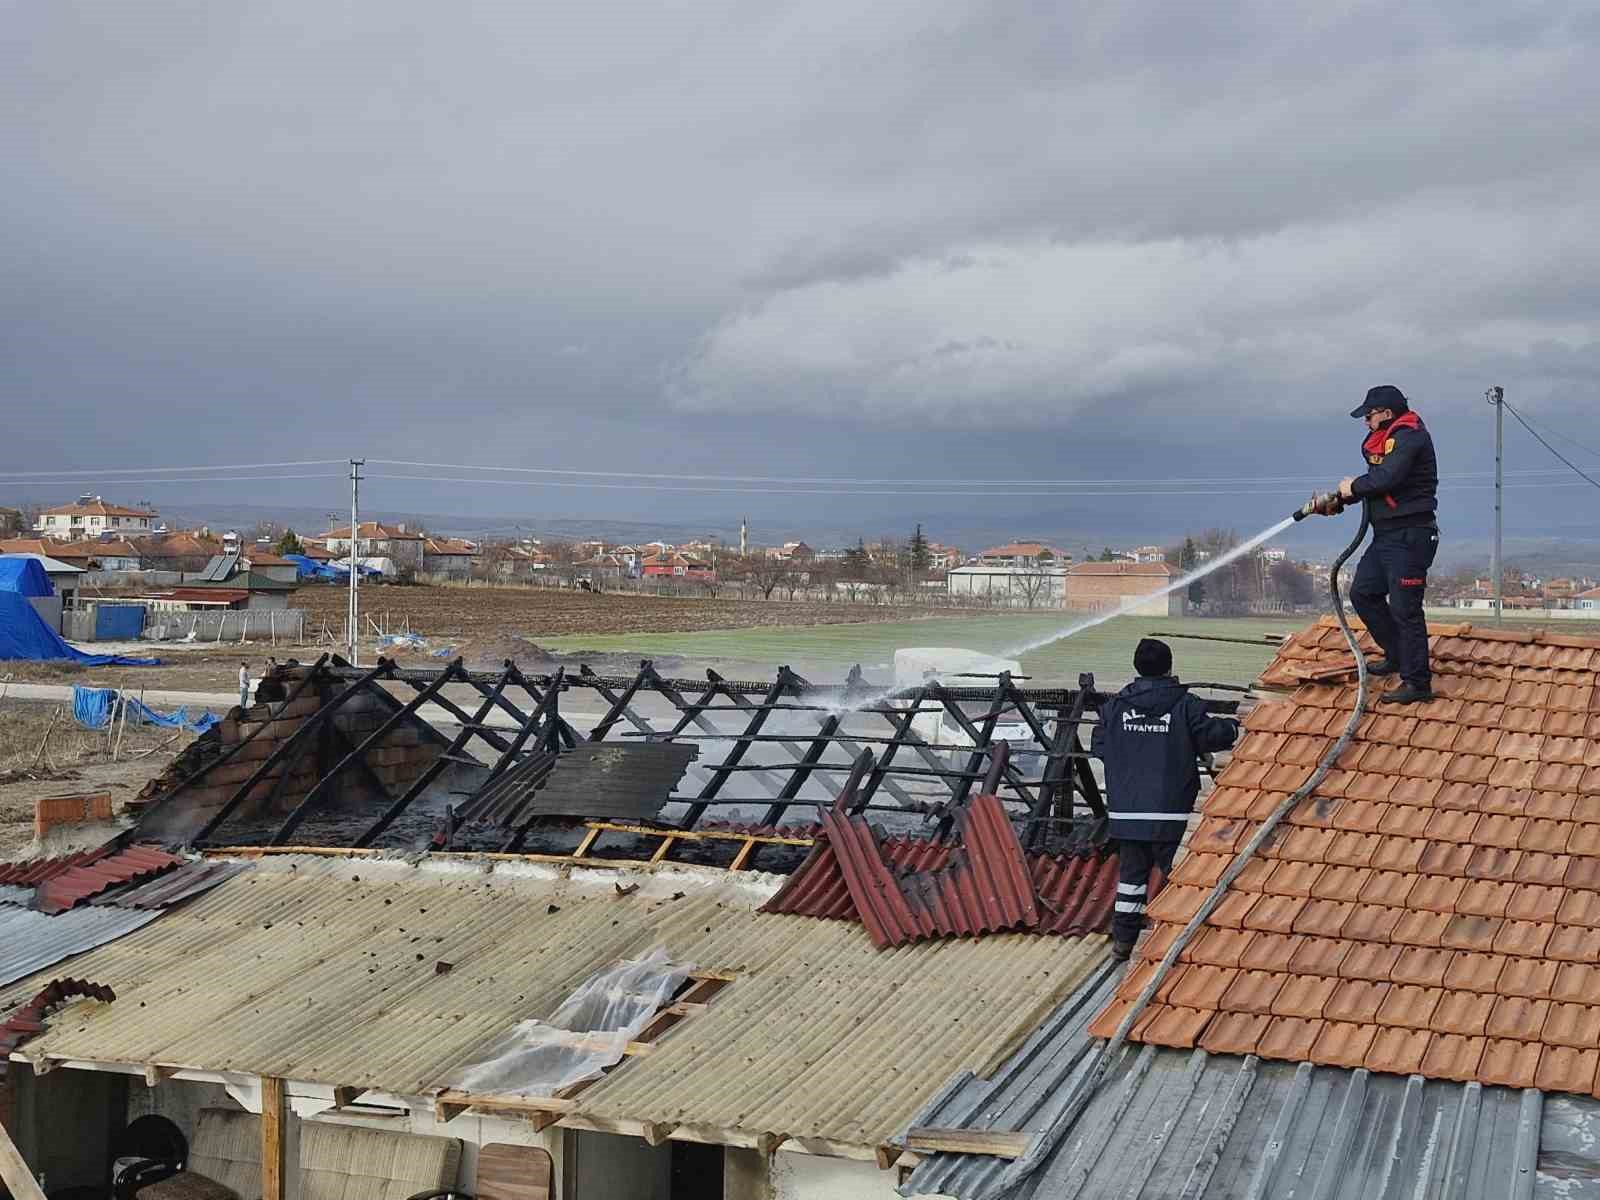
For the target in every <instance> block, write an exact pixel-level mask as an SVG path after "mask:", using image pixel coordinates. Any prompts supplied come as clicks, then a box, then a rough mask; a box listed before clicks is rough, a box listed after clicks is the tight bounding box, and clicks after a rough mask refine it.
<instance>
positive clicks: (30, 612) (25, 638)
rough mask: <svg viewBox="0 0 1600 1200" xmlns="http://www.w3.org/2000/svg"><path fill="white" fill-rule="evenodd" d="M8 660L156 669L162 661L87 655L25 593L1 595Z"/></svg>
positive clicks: (1, 631)
mask: <svg viewBox="0 0 1600 1200" xmlns="http://www.w3.org/2000/svg"><path fill="white" fill-rule="evenodd" d="M3 561H4V560H3V559H0V562H3ZM29 561H32V560H31V559H30V560H29ZM6 659H28V660H32V661H34V662H41V661H55V660H58V659H60V660H65V661H67V662H75V663H78V664H80V665H81V666H85V667H153V666H156V665H157V664H158V663H159V662H160V661H161V660H160V659H157V658H128V657H125V656H124V655H120V654H85V653H84V652H83V651H82V650H79V649H78V648H77V647H76V646H69V645H67V643H66V642H64V641H62V640H61V635H60V634H59V633H57V632H56V631H55V630H54V629H51V628H50V626H48V625H46V624H45V623H44V618H43V617H41V616H40V615H39V614H38V613H37V612H35V611H34V607H33V605H31V604H29V603H28V598H27V597H26V596H24V595H22V593H20V592H7V591H0V661H3V660H6Z"/></svg>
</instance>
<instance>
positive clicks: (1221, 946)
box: [1182, 925, 1255, 967]
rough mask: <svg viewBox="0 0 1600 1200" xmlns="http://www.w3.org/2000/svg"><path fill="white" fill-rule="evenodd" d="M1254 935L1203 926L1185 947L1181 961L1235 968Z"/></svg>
mask: <svg viewBox="0 0 1600 1200" xmlns="http://www.w3.org/2000/svg"><path fill="white" fill-rule="evenodd" d="M1254 936H1255V935H1254V934H1253V933H1247V932H1245V931H1243V930H1239V929H1216V928H1213V927H1211V926H1209V925H1208V926H1205V927H1204V928H1202V929H1201V930H1200V932H1199V933H1198V934H1197V935H1196V936H1195V938H1194V940H1193V941H1191V942H1190V943H1189V944H1188V945H1187V946H1185V947H1184V948H1183V954H1182V959H1183V960H1184V961H1186V962H1195V963H1203V964H1205V965H1206V966H1211V967H1237V966H1238V965H1239V956H1240V955H1241V954H1243V953H1244V951H1245V947H1246V946H1248V945H1249V944H1250V939H1251V938H1253V937H1254Z"/></svg>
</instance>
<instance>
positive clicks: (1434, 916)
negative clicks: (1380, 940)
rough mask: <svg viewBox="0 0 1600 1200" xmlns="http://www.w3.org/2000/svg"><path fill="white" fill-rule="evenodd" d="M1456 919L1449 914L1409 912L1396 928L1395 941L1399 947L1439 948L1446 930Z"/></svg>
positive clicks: (1419, 910) (1418, 910)
mask: <svg viewBox="0 0 1600 1200" xmlns="http://www.w3.org/2000/svg"><path fill="white" fill-rule="evenodd" d="M1453 920H1455V917H1453V916H1452V915H1450V914H1449V913H1436V912H1424V911H1422V910H1421V909H1412V910H1409V911H1408V912H1407V913H1406V915H1405V916H1403V917H1401V918H1400V923H1399V924H1398V925H1396V926H1395V927H1394V940H1395V942H1396V943H1397V947H1396V948H1398V946H1439V945H1442V944H1443V942H1444V931H1445V928H1446V927H1447V926H1448V925H1449V924H1450V922H1451V921H1453Z"/></svg>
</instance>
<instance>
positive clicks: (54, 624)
mask: <svg viewBox="0 0 1600 1200" xmlns="http://www.w3.org/2000/svg"><path fill="white" fill-rule="evenodd" d="M28 603H29V604H31V605H33V611H34V612H36V613H38V614H39V619H40V620H42V621H43V622H44V623H45V624H46V625H48V626H50V628H51V629H53V630H55V631H56V632H57V633H60V632H61V593H60V592H57V593H56V594H55V595H54V596H29V597H28Z"/></svg>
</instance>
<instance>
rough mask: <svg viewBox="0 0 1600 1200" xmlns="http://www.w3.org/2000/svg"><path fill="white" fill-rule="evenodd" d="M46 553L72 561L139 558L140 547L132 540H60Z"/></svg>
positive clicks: (64, 560)
mask: <svg viewBox="0 0 1600 1200" xmlns="http://www.w3.org/2000/svg"><path fill="white" fill-rule="evenodd" d="M46 553H48V554H49V555H50V556H51V557H52V558H59V559H61V560H62V561H63V562H70V561H71V560H72V559H75V558H138V557H139V548H138V547H137V546H135V545H133V544H132V543H131V542H59V543H56V548H55V549H54V550H50V551H47V552H46Z"/></svg>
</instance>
